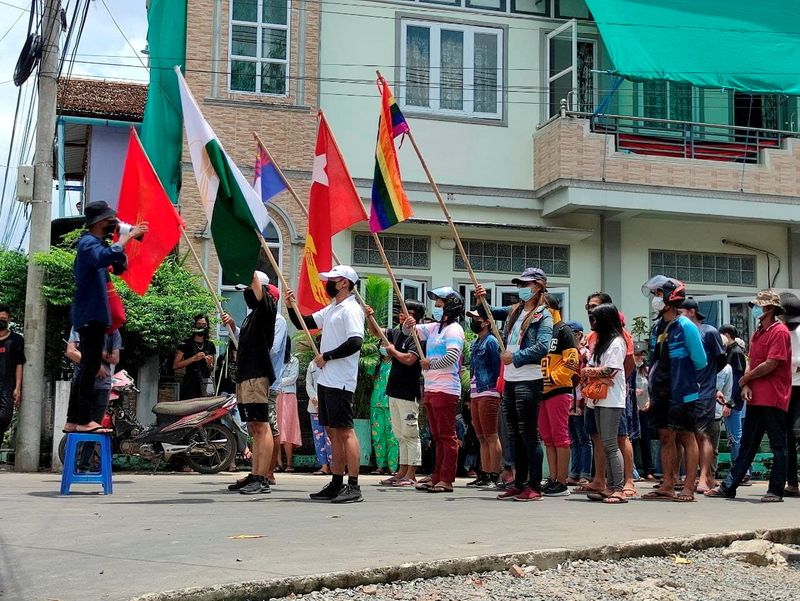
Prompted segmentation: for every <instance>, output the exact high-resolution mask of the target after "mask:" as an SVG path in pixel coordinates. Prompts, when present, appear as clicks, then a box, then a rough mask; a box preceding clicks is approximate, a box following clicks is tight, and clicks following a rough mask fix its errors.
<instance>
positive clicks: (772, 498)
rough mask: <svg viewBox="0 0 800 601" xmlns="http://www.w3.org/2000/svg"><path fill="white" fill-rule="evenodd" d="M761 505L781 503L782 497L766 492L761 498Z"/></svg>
mask: <svg viewBox="0 0 800 601" xmlns="http://www.w3.org/2000/svg"><path fill="white" fill-rule="evenodd" d="M761 502H762V503H783V497H779V496H778V495H773V494H772V493H771V492H768V493H767V494H765V495H764V496H763V497H761Z"/></svg>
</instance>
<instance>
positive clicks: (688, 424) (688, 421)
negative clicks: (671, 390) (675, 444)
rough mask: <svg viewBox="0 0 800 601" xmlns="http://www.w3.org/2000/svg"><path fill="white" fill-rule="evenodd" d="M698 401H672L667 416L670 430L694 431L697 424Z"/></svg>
mask: <svg viewBox="0 0 800 601" xmlns="http://www.w3.org/2000/svg"><path fill="white" fill-rule="evenodd" d="M696 403H697V401H690V402H688V403H671V404H670V406H669V414H668V416H667V420H668V422H667V423H668V425H669V429H670V430H676V431H678V432H694V431H695V427H696V424H697V408H696V407H695V404H696Z"/></svg>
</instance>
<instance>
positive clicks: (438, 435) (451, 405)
mask: <svg viewBox="0 0 800 601" xmlns="http://www.w3.org/2000/svg"><path fill="white" fill-rule="evenodd" d="M423 401H424V403H425V408H426V409H427V411H428V427H429V428H430V430H431V438H432V439H433V442H434V444H435V445H436V461H435V463H434V467H433V474H431V482H433V484H436V483H437V482H455V479H456V464H457V463H458V437H457V436H456V408H457V407H458V396H456V395H454V394H447V393H445V392H427V391H426V392H425V394H424V395H423Z"/></svg>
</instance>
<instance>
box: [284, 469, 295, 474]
mask: <svg viewBox="0 0 800 601" xmlns="http://www.w3.org/2000/svg"><path fill="white" fill-rule="evenodd" d="M283 471H284V472H286V473H287V474H291V473H292V472H294V468H293V467H287V468H286V469H285V470H283Z"/></svg>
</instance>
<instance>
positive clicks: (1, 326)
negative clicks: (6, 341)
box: [0, 319, 8, 332]
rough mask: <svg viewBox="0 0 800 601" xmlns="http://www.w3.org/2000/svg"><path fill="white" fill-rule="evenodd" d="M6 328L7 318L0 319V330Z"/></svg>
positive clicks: (2, 330)
mask: <svg viewBox="0 0 800 601" xmlns="http://www.w3.org/2000/svg"><path fill="white" fill-rule="evenodd" d="M7 329H8V320H7V319H0V332H5V331H6V330H7Z"/></svg>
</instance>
